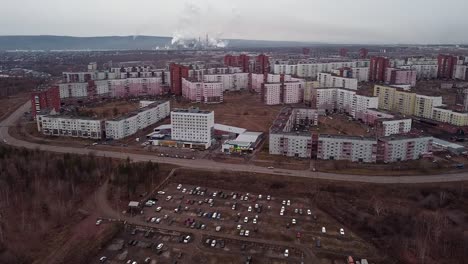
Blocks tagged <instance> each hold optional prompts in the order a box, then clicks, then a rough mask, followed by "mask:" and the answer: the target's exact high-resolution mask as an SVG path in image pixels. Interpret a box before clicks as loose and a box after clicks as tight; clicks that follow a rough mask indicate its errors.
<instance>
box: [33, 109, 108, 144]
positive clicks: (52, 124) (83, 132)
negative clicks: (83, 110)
mask: <svg viewBox="0 0 468 264" xmlns="http://www.w3.org/2000/svg"><path fill="white" fill-rule="evenodd" d="M36 120H37V129H38V131H40V132H42V134H44V135H47V136H67V137H80V138H90V139H101V138H102V130H103V129H102V121H101V120H94V119H87V118H76V117H68V116H53V115H51V116H43V115H42V116H41V115H38V116H37V118H36Z"/></svg>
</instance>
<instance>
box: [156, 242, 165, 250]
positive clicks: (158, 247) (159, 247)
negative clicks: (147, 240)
mask: <svg viewBox="0 0 468 264" xmlns="http://www.w3.org/2000/svg"><path fill="white" fill-rule="evenodd" d="M163 247H164V244H163V243H159V245H158V246H157V247H156V249H157V250H160V249H162V248H163Z"/></svg>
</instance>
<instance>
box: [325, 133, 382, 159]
mask: <svg viewBox="0 0 468 264" xmlns="http://www.w3.org/2000/svg"><path fill="white" fill-rule="evenodd" d="M317 158H318V159H323V160H349V161H353V162H368V163H371V162H376V161H377V141H376V140H375V138H363V137H350V136H341V135H320V136H319V137H318V144H317Z"/></svg>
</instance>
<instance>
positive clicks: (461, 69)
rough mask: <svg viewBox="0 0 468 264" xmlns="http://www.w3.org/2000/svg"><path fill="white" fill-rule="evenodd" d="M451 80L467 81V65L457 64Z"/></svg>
mask: <svg viewBox="0 0 468 264" xmlns="http://www.w3.org/2000/svg"><path fill="white" fill-rule="evenodd" d="M453 79H457V80H462V81H466V80H468V65H463V64H457V65H455V69H454V71H453Z"/></svg>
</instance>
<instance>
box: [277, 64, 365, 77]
mask: <svg viewBox="0 0 468 264" xmlns="http://www.w3.org/2000/svg"><path fill="white" fill-rule="evenodd" d="M345 67H348V68H356V67H369V61H368V60H367V61H345V62H324V63H304V64H301V63H300V64H297V76H298V77H300V78H317V77H318V74H319V73H321V72H325V73H330V72H331V71H332V70H337V69H340V68H345ZM279 69H280V68H278V70H279ZM274 73H275V74H278V73H279V72H276V71H275V72H274Z"/></svg>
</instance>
